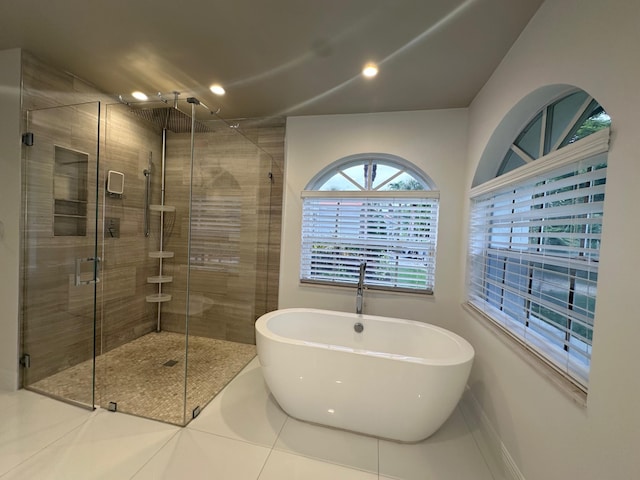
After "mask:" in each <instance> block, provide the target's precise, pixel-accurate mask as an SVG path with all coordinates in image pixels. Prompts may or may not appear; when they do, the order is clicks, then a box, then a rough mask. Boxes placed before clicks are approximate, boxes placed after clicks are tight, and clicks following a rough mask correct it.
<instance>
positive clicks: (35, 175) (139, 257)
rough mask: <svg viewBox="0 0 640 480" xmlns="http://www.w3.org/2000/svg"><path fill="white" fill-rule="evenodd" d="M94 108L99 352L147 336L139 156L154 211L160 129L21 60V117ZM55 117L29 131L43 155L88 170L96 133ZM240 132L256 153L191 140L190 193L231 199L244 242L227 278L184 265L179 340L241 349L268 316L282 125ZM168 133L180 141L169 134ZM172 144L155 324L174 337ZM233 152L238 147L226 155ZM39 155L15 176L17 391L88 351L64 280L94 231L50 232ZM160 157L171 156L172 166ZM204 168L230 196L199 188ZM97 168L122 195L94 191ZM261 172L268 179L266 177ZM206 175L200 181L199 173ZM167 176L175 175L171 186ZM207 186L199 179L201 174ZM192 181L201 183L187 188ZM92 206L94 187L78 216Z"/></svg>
mask: <svg viewBox="0 0 640 480" xmlns="http://www.w3.org/2000/svg"><path fill="white" fill-rule="evenodd" d="M97 101H100V102H101V103H100V105H101V122H100V166H99V180H98V186H99V187H98V199H99V200H98V202H99V204H98V211H99V222H98V237H99V253H98V255H100V256H101V257H102V264H101V283H100V284H99V285H98V288H97V291H98V298H97V305H98V308H97V322H96V328H97V336H96V339H97V344H96V348H97V351H98V353H99V352H100V351H105V352H106V351H108V350H111V349H112V348H115V347H117V346H119V345H121V344H123V343H126V342H128V341H130V340H132V339H134V338H137V337H139V336H142V335H144V334H146V333H148V332H150V331H152V330H154V329H155V325H156V305H155V304H150V303H147V302H146V301H145V296H146V295H148V294H150V293H153V292H154V287H153V285H150V284H148V283H147V282H146V278H147V276H149V275H156V274H157V261H156V260H153V259H149V258H148V254H147V252H148V251H153V250H157V248H158V247H157V243H158V227H157V224H155V225H153V224H152V229H151V235H150V236H149V237H145V236H144V231H143V228H144V225H143V223H144V222H143V216H144V211H143V207H144V194H145V178H144V175H143V171H144V169H145V168H148V163H149V158H150V157H151V162H152V164H153V167H152V168H153V171H154V172H155V175H154V176H153V177H152V179H153V184H152V203H159V196H160V175H159V172H160V158H161V132H160V130H159V129H158V128H157V127H154V126H152V125H150V124H147V123H146V122H144V121H142V120H140V119H139V118H138V117H136V116H134V115H131V114H130V113H129V112H128V110H127V109H126V108H124V106H123V105H113V98H111V97H108V96H106V95H103V94H101V93H100V92H99V91H98V90H97V89H95V88H94V87H92V86H91V85H89V84H87V83H86V82H83V81H81V80H79V79H78V78H77V77H75V76H73V75H70V74H67V73H64V72H61V71H60V70H58V69H56V68H52V67H50V66H47V65H46V64H44V63H42V62H40V61H39V60H37V59H36V58H34V57H33V56H31V55H30V54H28V53H26V52H23V110H24V111H25V112H26V111H28V110H32V109H44V108H50V107H55V106H61V105H70V104H79V103H83V102H97ZM93 108H94V107H93V105H88V106H85V107H79V108H78V109H77V111H86V110H88V111H94V110H93ZM60 112H61V114H63V116H62V117H59V118H56V114H57V113H58V112H57V111H54V110H52V111H50V112H49V113H48V114H47V116H46V118H48V121H47V122H46V124H43V125H39V126H38V128H39V129H41V130H42V131H43V132H44V136H45V137H47V138H48V139H49V140H48V141H49V143H50V146H49V147H51V148H53V147H52V146H53V145H54V144H56V145H59V146H63V147H65V148H71V149H74V150H79V151H83V152H88V153H90V158H89V164H90V165H92V164H94V165H95V147H94V146H93V145H92V144H91V143H92V137H93V138H94V139H95V135H96V134H97V131H96V130H97V124H95V122H94V124H92V123H91V122H89V123H88V124H87V123H86V122H84V123H83V122H80V121H76V120H78V119H77V118H71V117H79V116H83V115H82V114H74V115H71V117H69V109H62V110H61V111H60ZM64 112H66V113H64ZM84 116H85V117H86V115H84ZM25 118H26V113H25ZM33 118H35V117H33ZM50 120H53V121H50ZM25 122H26V120H25ZM251 133H252V135H254V137H253V139H254V140H257V141H258V142H260V146H261V147H262V150H261V149H258V148H256V147H255V146H254V145H252V144H251V142H248V141H247V140H246V139H244V138H243V137H241V136H240V135H239V134H238V133H237V132H232V131H225V130H221V131H219V132H216V133H214V134H207V135H209V137H208V138H206V139H202V138H198V146H197V150H196V151H197V152H200V153H198V155H199V157H198V158H200V165H201V167H198V168H200V171H199V173H200V174H201V175H200V177H199V178H200V179H205V180H199V179H196V181H195V183H194V185H197V186H196V188H195V190H196V191H199V192H200V193H199V195H203V196H205V197H206V196H207V195H209V196H212V195H213V196H216V195H217V196H220V195H222V196H224V195H226V193H229V191H233V193H232V196H233V197H234V198H237V199H239V200H240V201H241V204H242V209H241V220H242V222H243V223H242V225H243V226H242V228H241V236H244V237H243V238H246V239H247V240H249V243H247V244H242V245H240V246H239V252H240V255H239V257H238V258H239V262H238V264H237V268H236V269H235V272H236V273H235V274H233V272H231V273H230V272H227V274H226V275H222V274H221V273H222V272H220V271H207V270H200V271H196V270H193V269H192V272H191V282H192V288H191V293H192V294H193V295H192V302H191V304H190V305H193V306H195V307H198V306H201V307H202V309H201V311H197V309H196V308H195V307H194V308H191V309H190V310H191V311H192V312H191V313H192V316H193V319H192V321H191V323H190V330H189V333H191V334H196V335H203V336H210V337H214V338H222V339H230V340H236V341H242V342H247V343H253V321H254V320H255V318H256V317H257V316H259V315H260V314H261V313H263V312H264V311H269V310H273V309H275V308H277V303H276V302H277V296H278V295H277V278H278V266H279V236H280V218H281V210H280V209H281V203H282V171H283V168H282V165H283V158H284V123H283V122H282V121H275V122H271V123H270V124H268V125H266V126H259V127H255V128H253V129H252V130H251ZM180 135H183V137H185V138H180ZM174 136H175V137H176V138H172V139H171V140H175V142H174V143H169V144H168V149H169V151H170V152H171V153H170V154H169V155H167V159H168V160H167V164H168V165H169V169H168V175H167V179H168V180H167V202H166V203H167V204H169V203H171V202H172V201H173V200H175V202H174V203H175V204H176V206H177V207H178V211H177V213H176V214H175V218H174V221H175V227H174V232H173V237H170V238H169V240H170V242H174V245H173V246H172V247H169V246H167V247H166V249H167V250H168V249H169V248H173V247H175V251H176V259H175V260H174V262H173V267H174V270H175V272H174V274H176V279H175V281H174V284H173V288H174V290H175V297H174V298H175V301H172V303H171V306H167V307H166V309H165V311H166V314H167V315H166V316H164V315H163V317H164V318H166V321H165V320H163V328H165V329H168V330H174V331H179V332H183V331H184V330H185V312H186V308H185V307H186V301H185V299H184V291H185V290H186V283H184V282H185V281H186V268H185V265H186V258H187V255H186V244H185V243H184V241H185V235H184V229H185V225H188V223H189V222H188V213H187V212H188V204H185V198H187V197H185V196H184V195H185V194H184V185H185V175H187V174H188V169H187V168H186V167H185V165H186V163H185V161H186V160H187V159H188V157H190V156H189V155H187V154H186V153H185V148H186V146H187V145H188V142H187V138H186V136H185V135H184V134H175V135H174ZM40 140H42V137H41V139H40ZM226 140H229V145H227V146H225V145H224V141H226ZM38 142H39V139H38V138H36V145H38ZM221 142H222V143H221ZM238 145H242V147H241V148H238ZM33 148H34V147H23V157H25V158H26V156H27V155H32V156H34V155H35V154H34V152H35V151H34V150H31V151H28V149H33ZM51 148H49V154H47V153H46V152H42V154H40V156H39V157H38V158H37V162H38V163H37V167H36V168H33V167H32V168H30V169H26V168H25V171H26V176H25V182H26V183H27V187H28V189H29V191H30V194H29V198H28V199H27V202H26V205H25V208H29V210H28V215H27V218H26V234H25V241H27V242H28V244H29V247H30V248H29V249H28V252H29V253H27V254H25V258H24V261H23V269H22V277H23V280H24V282H23V284H24V288H23V300H24V301H23V304H24V307H23V312H22V317H23V320H22V323H23V325H22V336H23V338H22V342H23V352H25V353H29V354H30V355H31V368H30V369H28V370H26V371H25V373H24V375H25V379H26V383H27V384H28V383H32V382H35V381H37V380H39V379H41V378H44V377H46V376H49V375H51V374H53V373H56V372H58V371H60V370H63V369H65V368H67V367H69V366H72V365H75V364H77V363H79V362H81V361H84V360H87V359H89V358H91V355H92V353H93V333H94V332H93V317H92V311H93V296H92V292H93V287H92V286H80V287H76V286H74V285H73V278H74V260H75V258H76V257H77V256H78V246H79V245H90V244H91V241H92V238H93V235H94V233H95V228H94V227H93V225H92V223H91V222H88V224H87V233H86V237H68V236H54V235H53V226H52V222H53V220H52V216H53V213H52V212H53V181H52V168H53V167H52V165H53V156H52V154H51ZM92 152H93V153H92ZM239 152H241V153H239ZM265 152H268V153H269V155H267V154H266V153H265ZM172 154H175V155H176V157H180V158H181V160H180V161H178V160H176V159H172V158H171V155H172ZM212 162H213V163H212ZM216 162H217V163H216ZM212 165H214V166H219V167H220V168H223V169H225V171H226V172H227V173H228V176H226V177H225V178H227V179H229V178H233V179H235V182H236V183H237V184H238V185H240V186H241V188H240V189H234V188H227V187H221V189H220V190H216V189H215V188H214V187H218V186H219V185H218V184H216V185H213V184H207V183H206V178H207V173H206V172H207V169H208V168H209V167H210V166H212ZM23 166H24V164H23ZM198 168H196V171H198ZM203 168H204V170H202V169H203ZM90 170H91V167H90ZM108 170H116V171H120V172H122V173H124V175H125V184H124V195H123V196H122V197H121V198H120V197H110V196H108V195H105V188H104V187H105V184H106V172H107V171H108ZM203 172H204V174H202V173H203ZM269 172H271V174H272V175H271V177H272V178H271V179H270V178H269V175H268V174H269ZM208 173H211V169H210V168H209V170H208ZM174 174H175V175H179V176H178V177H175V178H174V177H173V176H172V175H174ZM243 174H248V175H245V176H243ZM94 175H95V170H94ZM90 176H91V172H90ZM216 178H217V179H218V180H220V178H218V177H216ZM209 179H210V180H211V178H210V176H209ZM265 179H266V180H265ZM174 181H175V182H176V183H177V190H176V191H174V192H171V190H170V185H172V182H174ZM201 181H204V182H205V183H204V184H198V182H201ZM90 184H91V182H90ZM172 195H173V197H172ZM92 198H95V190H93V191H91V189H90V191H89V202H88V210H89V211H91V210H92V209H94V208H95V202H93V201H92V200H91V199H92ZM251 202H253V203H251ZM245 208H246V211H245ZM103 218H107V219H115V220H116V221H117V222H119V227H120V228H119V234H117V235H114V234H113V233H110V232H109V231H106V232H104V233H105V235H104V242H103V241H102V238H103V231H102V221H103ZM152 221H153V222H155V221H156V219H155V218H153V217H152ZM245 224H246V226H244V225H245ZM169 245H171V244H169ZM85 251H86V252H85ZM82 255H83V256H84V255H92V251H91V248H89V249H88V250H87V247H84V250H83V252H82ZM180 259H182V260H180ZM181 262H182V263H181ZM256 265H257V266H258V268H256ZM256 272H257V273H256ZM167 274H169V272H167ZM213 287H215V289H214V288H213ZM181 297H182V300H181ZM212 301H213V304H212V303H211V302H212ZM205 308H206V311H205Z"/></svg>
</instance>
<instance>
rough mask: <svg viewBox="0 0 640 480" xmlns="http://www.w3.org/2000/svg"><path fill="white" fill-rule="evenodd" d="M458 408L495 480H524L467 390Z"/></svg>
mask: <svg viewBox="0 0 640 480" xmlns="http://www.w3.org/2000/svg"><path fill="white" fill-rule="evenodd" d="M460 407H461V410H462V414H463V416H464V418H465V420H466V421H467V424H468V426H469V429H470V430H471V434H472V435H473V438H474V440H475V441H476V443H477V445H478V448H479V449H480V452H481V453H482V455H483V456H484V459H485V461H486V462H487V465H488V467H489V470H490V471H491V474H492V475H493V477H494V478H495V479H496V480H526V479H525V477H524V475H523V474H522V472H520V469H519V468H518V465H517V464H516V462H515V461H514V459H513V457H512V456H511V454H510V453H509V450H508V449H507V447H506V446H505V444H504V443H503V442H502V439H501V438H500V436H499V435H498V433H497V432H496V430H495V428H494V427H493V425H492V424H491V421H490V420H489V417H487V414H486V413H485V412H484V410H483V409H482V407H481V406H480V404H479V403H478V401H477V400H476V398H475V397H474V395H473V393H472V392H471V390H470V389H469V388H467V389H466V390H465V392H464V395H463V396H462V401H461V402H460Z"/></svg>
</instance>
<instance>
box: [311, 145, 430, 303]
mask: <svg viewBox="0 0 640 480" xmlns="http://www.w3.org/2000/svg"><path fill="white" fill-rule="evenodd" d="M434 186H435V185H434V183H433V182H432V181H431V179H429V177H428V176H427V175H425V174H424V173H422V172H420V171H419V170H418V169H417V168H416V167H414V166H412V165H411V164H410V163H409V162H407V161H405V160H403V159H401V158H399V157H396V156H393V155H387V154H362V155H353V156H349V157H345V158H343V159H340V160H338V161H337V162H334V163H333V164H331V165H330V166H329V167H328V168H326V169H325V170H323V171H321V172H320V173H318V174H317V175H316V176H315V177H314V178H313V179H312V180H311V181H310V182H309V184H308V185H307V187H306V189H305V190H304V191H303V192H302V198H303V208H302V210H303V211H302V250H301V252H302V253H301V262H300V281H301V282H303V283H320V284H330V285H345V286H353V285H355V284H356V283H357V282H358V277H359V270H360V265H361V264H362V263H366V273H365V285H366V286H367V287H368V288H373V289H391V290H396V291H407V292H416V293H432V292H433V287H434V280H435V251H436V237H437V224H438V198H439V192H438V191H437V190H434Z"/></svg>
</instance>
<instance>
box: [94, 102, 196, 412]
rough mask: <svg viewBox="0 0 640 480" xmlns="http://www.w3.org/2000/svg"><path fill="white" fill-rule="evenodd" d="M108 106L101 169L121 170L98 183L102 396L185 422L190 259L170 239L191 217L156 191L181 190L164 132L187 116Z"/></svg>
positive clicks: (173, 133)
mask: <svg viewBox="0 0 640 480" xmlns="http://www.w3.org/2000/svg"><path fill="white" fill-rule="evenodd" d="M105 110H106V111H105V115H106V125H105V129H104V135H105V136H104V155H103V168H102V172H103V174H106V172H108V171H117V172H120V173H122V174H123V175H124V191H123V194H122V195H118V194H114V193H110V192H108V191H107V190H106V189H105V188H104V185H105V184H106V183H105V182H102V183H101V185H102V186H103V187H102V192H101V195H103V197H104V212H105V219H104V223H105V227H104V257H105V259H106V261H105V265H104V281H103V283H102V285H103V289H104V296H103V299H104V301H103V312H104V313H103V322H102V328H101V336H100V353H101V355H100V356H99V357H98V359H97V367H98V368H97V378H98V387H99V394H100V405H101V406H102V407H104V408H117V410H118V411H119V412H126V413H130V414H133V415H138V416H142V417H147V418H153V419H156V420H161V421H164V422H169V423H174V424H178V425H182V424H183V423H184V390H185V370H186V337H185V331H184V322H185V319H184V300H182V303H181V305H180V301H181V300H180V299H181V298H182V299H184V296H185V294H184V293H182V297H181V292H184V291H186V275H185V267H184V265H186V264H187V263H188V262H187V253H186V250H178V249H174V248H173V247H174V246H175V245H176V244H175V242H174V241H175V239H176V238H181V237H182V236H183V235H184V232H183V229H181V228H180V225H179V223H177V221H176V219H178V218H182V217H188V205H187V202H183V203H182V204H176V203H171V201H170V199H169V198H168V196H167V198H166V199H164V201H163V195H162V192H163V182H164V187H165V188H166V189H169V188H170V187H171V189H172V190H173V191H174V197H173V198H176V197H180V196H184V197H187V198H188V183H187V186H186V187H185V186H184V185H183V183H184V179H183V177H182V174H183V173H184V172H182V171H180V170H170V168H169V166H173V165H176V163H177V162H178V161H179V157H177V155H178V153H176V150H175V149H178V150H179V148H180V147H181V145H180V144H178V145H175V144H174V145H175V149H173V148H172V147H171V139H172V138H173V137H185V138H187V139H188V138H189V136H190V121H189V120H190V119H189V118H188V116H186V115H184V114H182V113H180V112H178V111H177V110H174V109H172V108H167V107H166V106H165V105H155V104H152V103H146V104H139V105H124V104H114V105H107V107H106V109H105ZM165 127H166V128H165ZM178 132H179V133H178ZM163 137H164V142H163ZM163 145H166V152H164V151H163ZM186 145H187V147H188V141H187V144H186ZM179 154H180V155H183V156H189V152H188V151H186V152H179ZM163 178H164V180H163ZM187 180H188V177H187ZM176 189H178V191H176ZM172 315H173V317H172ZM174 317H175V318H177V326H176V325H174V324H172V322H171V320H173V319H174Z"/></svg>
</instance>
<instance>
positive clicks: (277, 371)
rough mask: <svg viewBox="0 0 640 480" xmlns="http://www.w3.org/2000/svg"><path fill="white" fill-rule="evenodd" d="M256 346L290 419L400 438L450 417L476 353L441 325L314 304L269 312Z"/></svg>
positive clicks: (425, 432)
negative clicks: (349, 311)
mask: <svg viewBox="0 0 640 480" xmlns="http://www.w3.org/2000/svg"><path fill="white" fill-rule="evenodd" d="M357 324H358V325H357ZM361 327H362V328H361ZM356 330H362V331H361V332H358V331H356ZM256 345H257V350H258V358H259V360H260V364H261V366H262V371H263V374H264V378H265V381H266V383H267V386H268V387H269V389H270V390H271V393H272V394H273V396H274V398H275V399H276V401H277V402H278V403H279V404H280V406H281V407H282V409H283V410H284V411H285V412H287V413H288V414H289V415H290V416H292V417H294V418H297V419H299V420H305V421H308V422H313V423H319V424H322V425H328V426H331V427H337V428H342V429H345V430H351V431H354V432H359V433H364V434H367V435H373V436H376V437H381V438H387V439H390V440H396V441H400V442H417V441H419V440H422V439H424V438H426V437H428V436H429V435H431V434H433V433H434V432H435V431H436V430H437V429H438V428H440V426H441V425H442V424H443V423H444V422H445V421H446V420H447V418H449V415H451V413H452V412H453V410H454V409H455V407H456V405H457V403H458V401H459V400H460V397H461V396H462V392H463V390H464V387H465V385H466V382H467V379H468V377H469V371H470V370H471V364H472V362H473V356H474V351H473V347H471V345H470V344H469V342H467V341H466V340H465V339H463V338H462V337H460V336H458V335H456V334H455V333H452V332H449V331H448V330H445V329H443V328H439V327H436V326H434V325H429V324H426V323H421V322H415V321H410V320H401V319H397V318H386V317H378V316H373V315H356V314H351V313H344V312H334V311H329V310H316V309H308V308H291V309H283V310H276V311H274V312H270V313H267V314H265V315H263V316H261V317H260V318H259V319H258V321H257V322H256Z"/></svg>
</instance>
